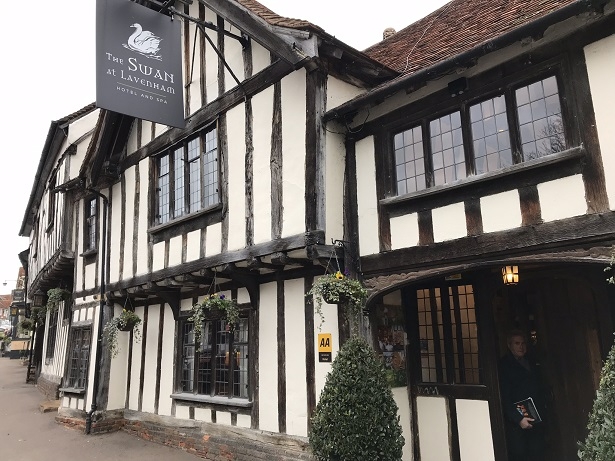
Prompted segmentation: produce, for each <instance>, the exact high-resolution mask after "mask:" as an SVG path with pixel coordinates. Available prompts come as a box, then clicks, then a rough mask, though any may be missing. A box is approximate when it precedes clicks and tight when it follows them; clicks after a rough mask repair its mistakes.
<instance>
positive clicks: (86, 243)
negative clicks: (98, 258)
mask: <svg viewBox="0 0 615 461" xmlns="http://www.w3.org/2000/svg"><path fill="white" fill-rule="evenodd" d="M92 203H94V210H95V213H93V214H92ZM92 221H94V222H93V223H92ZM99 221H100V219H99V203H98V197H95V196H93V197H87V198H86V199H85V200H84V202H83V254H84V255H90V254H93V253H96V252H97V251H98V239H99V225H98V224H99ZM92 238H93V242H92V240H91V239H92ZM92 243H93V246H91V244H92Z"/></svg>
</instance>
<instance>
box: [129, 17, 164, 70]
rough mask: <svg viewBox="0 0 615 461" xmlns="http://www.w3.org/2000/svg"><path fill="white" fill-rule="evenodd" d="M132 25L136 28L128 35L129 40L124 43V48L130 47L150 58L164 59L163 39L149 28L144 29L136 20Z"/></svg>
mask: <svg viewBox="0 0 615 461" xmlns="http://www.w3.org/2000/svg"><path fill="white" fill-rule="evenodd" d="M130 27H134V28H135V29H136V30H135V31H134V32H133V33H132V35H131V36H130V37H128V41H127V42H126V43H124V44H123V45H124V48H128V49H129V50H132V51H134V52H135V53H139V54H142V55H143V56H145V57H148V58H150V59H157V60H159V61H162V56H160V42H161V41H162V39H161V38H160V37H158V36H157V35H154V34H153V33H152V32H150V31H149V30H143V27H141V24H139V23H138V22H135V23H134V24H133V25H131V26H130Z"/></svg>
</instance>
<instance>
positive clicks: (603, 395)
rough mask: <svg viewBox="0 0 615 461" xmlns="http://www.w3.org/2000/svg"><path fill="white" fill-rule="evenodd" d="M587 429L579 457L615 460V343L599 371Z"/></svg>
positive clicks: (591, 460) (600, 460) (590, 459)
mask: <svg viewBox="0 0 615 461" xmlns="http://www.w3.org/2000/svg"><path fill="white" fill-rule="evenodd" d="M587 429H588V431H589V432H588V434H587V438H586V439H585V442H584V443H579V458H580V459H581V460H582V461H613V460H615V344H613V347H611V351H610V352H609V355H608V357H607V359H606V362H605V363H604V367H602V372H601V373H600V388H599V389H598V392H597V393H596V399H595V400H594V407H593V409H592V412H591V413H590V415H589V422H588V423H587Z"/></svg>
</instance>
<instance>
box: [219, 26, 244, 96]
mask: <svg viewBox="0 0 615 461" xmlns="http://www.w3.org/2000/svg"><path fill="white" fill-rule="evenodd" d="M224 28H225V29H226V30H228V31H229V32H231V33H233V34H235V35H241V30H239V29H238V28H237V27H235V26H233V25H232V24H230V23H229V22H228V21H225V22H224ZM224 58H225V59H226V62H227V64H228V65H229V67H230V68H231V69H232V70H233V73H234V74H235V77H237V78H238V79H239V81H240V82H242V81H243V80H244V71H243V53H242V51H241V43H239V41H238V40H235V39H234V38H231V37H224ZM224 73H225V74H226V75H225V76H224V86H225V87H226V91H229V90H231V89H232V88H235V87H236V86H237V82H236V81H235V79H234V78H233V77H232V76H231V74H230V72H229V71H228V69H226V67H225V68H224Z"/></svg>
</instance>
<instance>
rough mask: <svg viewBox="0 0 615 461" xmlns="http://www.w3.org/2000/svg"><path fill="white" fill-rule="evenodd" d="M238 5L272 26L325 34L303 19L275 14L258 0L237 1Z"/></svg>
mask: <svg viewBox="0 0 615 461" xmlns="http://www.w3.org/2000/svg"><path fill="white" fill-rule="evenodd" d="M236 1H237V3H239V4H240V5H243V6H244V7H246V8H247V9H249V10H250V11H252V12H253V13H255V14H256V15H257V16H259V17H260V18H261V19H264V20H265V21H267V23H269V24H271V25H272V26H279V27H288V28H290V29H300V30H311V31H316V32H324V31H323V29H322V28H321V27H318V26H317V25H315V24H312V23H311V22H309V21H304V20H303V19H293V18H285V17H284V16H280V15H279V14H276V13H274V12H273V11H271V10H270V9H269V8H267V7H266V6H265V5H263V4H261V3H259V2H257V1H256V0H236Z"/></svg>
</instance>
